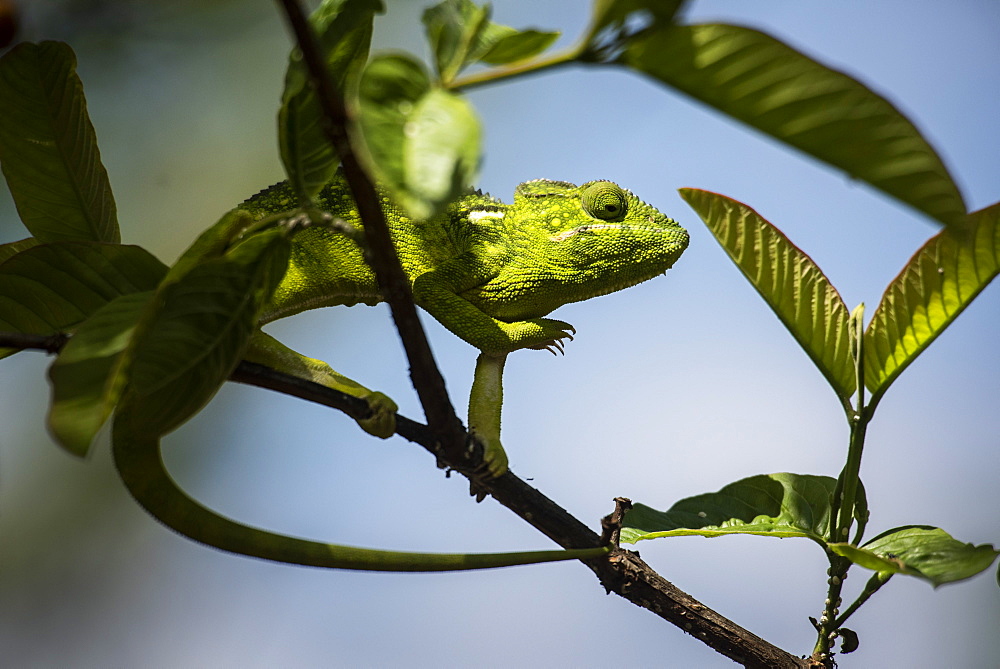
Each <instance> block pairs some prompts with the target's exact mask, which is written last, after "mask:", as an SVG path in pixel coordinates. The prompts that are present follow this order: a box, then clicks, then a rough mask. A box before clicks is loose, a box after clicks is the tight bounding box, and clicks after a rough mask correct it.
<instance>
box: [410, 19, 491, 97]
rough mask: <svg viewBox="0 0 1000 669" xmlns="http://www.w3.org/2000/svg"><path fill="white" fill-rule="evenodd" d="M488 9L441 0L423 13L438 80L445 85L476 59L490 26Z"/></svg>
mask: <svg viewBox="0 0 1000 669" xmlns="http://www.w3.org/2000/svg"><path fill="white" fill-rule="evenodd" d="M490 12H491V9H490V6H489V5H483V6H481V7H480V6H478V5H476V4H475V3H473V2H471V0H444V2H441V3H438V4H437V5H434V6H433V7H429V8H427V9H425V10H424V15H423V23H424V29H425V31H426V33H427V41H428V42H429V43H430V46H431V51H432V52H433V54H434V64H435V65H436V67H437V72H438V77H439V78H440V79H441V81H443V82H445V83H447V82H449V81H451V80H452V79H454V78H455V75H456V74H458V73H459V72H460V71H461V70H462V68H464V67H465V66H466V65H468V64H469V63H471V62H473V61H474V60H475V55H474V54H475V53H476V52H478V51H480V50H481V40H482V38H483V35H484V33H486V32H487V29H488V28H489V26H490Z"/></svg>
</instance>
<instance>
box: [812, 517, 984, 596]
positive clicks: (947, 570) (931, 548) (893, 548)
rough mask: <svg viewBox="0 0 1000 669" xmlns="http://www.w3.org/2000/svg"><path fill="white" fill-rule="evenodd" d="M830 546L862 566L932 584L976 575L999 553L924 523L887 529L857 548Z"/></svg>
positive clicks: (840, 545) (941, 583)
mask: <svg viewBox="0 0 1000 669" xmlns="http://www.w3.org/2000/svg"><path fill="white" fill-rule="evenodd" d="M830 548H831V549H832V550H833V551H834V552H835V553H838V554H839V555H843V556H844V557H846V558H848V559H850V560H851V561H852V562H855V563H857V564H859V565H861V566H862V567H867V568H868V569H872V570H874V571H878V572H880V573H899V574H908V575H910V576H916V577H918V578H922V579H924V580H926V581H930V582H931V583H932V584H933V585H934V587H937V586H939V585H943V584H945V583H953V582H955V581H961V580H963V579H967V578H970V577H972V576H975V575H976V574H978V573H980V572H982V571H984V570H986V569H988V568H989V567H990V565H992V564H993V561H994V560H995V559H996V558H997V556H998V555H1000V551H997V550H995V549H994V548H993V546H992V545H990V544H981V545H979V546H974V545H972V544H967V543H963V542H961V541H958V540H956V539H953V538H952V537H951V535H950V534H948V533H947V532H945V531H944V530H942V529H940V528H937V527H929V526H926V525H908V526H905V527H897V528H895V529H892V530H888V531H886V532H883V533H882V534H880V535H879V536H877V537H875V538H874V539H872V540H871V541H869V542H868V543H866V544H865V545H864V546H861V547H860V548H858V547H855V546H850V545H847V544H831V545H830Z"/></svg>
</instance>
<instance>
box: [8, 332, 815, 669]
mask: <svg viewBox="0 0 1000 669" xmlns="http://www.w3.org/2000/svg"><path fill="white" fill-rule="evenodd" d="M66 339H67V338H66V337H65V335H30V334H20V333H5V332H0V348H31V349H39V350H44V351H48V352H50V353H54V352H56V351H58V349H59V348H60V347H61V346H62V344H63V343H65V341H66ZM230 380H232V381H236V382H238V383H245V384H247V385H253V386H257V387H260V388H267V389H269V390H274V391H277V392H280V393H283V394H286V395H290V396H292V397H298V398H300V399H304V400H308V401H310V402H315V403H317V404H321V405H324V406H328V407H331V408H335V409H338V410H340V411H343V412H344V413H346V414H347V415H349V416H351V417H352V418H355V419H357V418H364V417H366V415H367V413H368V411H369V409H368V405H367V403H366V402H364V401H363V400H359V399H357V398H356V397H351V396H350V395H346V394H344V393H341V392H339V391H337V390H333V389H331V388H327V387H326V386H322V385H319V384H317V383H313V382H311V381H305V380H303V379H300V378H297V377H295V376H291V375H288V374H283V373H281V372H278V371H275V370H273V369H270V368H268V367H265V366H263V365H259V364H257V363H251V362H246V361H244V362H241V363H240V364H239V365H238V366H237V368H236V369H235V370H234V371H233V373H232V375H231V376H230ZM396 433H397V434H399V435H400V436H402V437H404V438H405V439H407V440H409V441H412V442H414V443H416V444H419V445H421V446H423V447H424V448H425V449H427V450H428V451H429V452H430V453H432V454H433V455H434V456H435V457H437V458H439V459H441V458H442V455H441V453H440V452H439V450H438V449H437V448H436V441H435V436H434V433H433V431H432V430H430V429H429V428H428V426H426V425H423V424H421V423H418V422H417V421H414V420H411V419H409V418H407V417H405V416H401V415H399V414H397V415H396ZM464 460H465V458H464V457H463V458H462V459H461V460H460V461H458V462H452V461H449V460H448V459H447V457H446V456H445V459H444V464H446V465H447V466H449V467H450V468H452V469H454V470H455V471H458V472H459V473H461V474H462V475H464V476H466V477H468V478H469V480H470V481H476V483H477V485H478V486H482V487H483V488H484V489H485V490H486V491H487V492H488V493H489V494H490V495H492V496H493V497H494V498H495V499H496V500H497V501H498V502H500V503H501V504H502V505H504V506H505V507H507V508H508V509H510V510H511V511H513V512H514V513H516V514H517V515H518V516H520V517H521V518H522V519H523V520H524V521H525V522H527V523H529V524H530V525H532V526H533V527H534V528H536V529H537V530H538V531H540V532H541V533H542V534H544V535H545V536H547V537H549V538H550V539H552V540H553V541H554V542H556V543H557V544H559V545H560V546H562V547H563V548H589V547H592V546H603V545H606V544H607V537H610V536H612V535H617V530H619V529H620V528H621V517H622V515H623V513H624V511H625V509H626V508H627V506H626V505H627V504H628V500H625V499H623V498H616V500H615V504H616V506H615V512H614V513H612V514H611V516H609V517H608V519H606V523H605V533H606V534H607V537H602V536H599V535H598V534H597V533H595V532H594V531H593V530H591V529H590V528H589V527H587V526H586V525H584V524H583V523H582V522H580V521H579V520H578V519H577V518H576V517H575V516H573V515H572V514H570V513H569V512H568V511H566V510H565V509H563V508H562V507H561V506H559V505H558V504H556V503H555V502H554V501H552V500H551V499H549V498H548V497H546V496H545V495H543V494H542V493H541V492H539V491H538V490H537V489H535V488H533V487H531V486H530V485H528V484H527V483H525V482H524V481H523V480H521V479H520V478H518V477H517V476H516V475H515V474H514V473H513V472H510V471H508V472H507V473H506V474H504V475H503V476H501V477H499V478H497V479H493V480H491V481H486V482H483V481H480V480H478V479H477V478H476V477H475V474H474V472H473V471H472V469H471V468H470V467H469V465H467V464H465V462H464ZM584 563H585V564H586V565H587V566H588V567H589V568H590V569H591V570H592V571H593V572H594V573H595V574H596V575H597V577H598V579H600V581H601V584H602V585H603V586H604V588H605V590H607V591H608V592H614V593H616V594H618V595H620V596H621V597H623V598H625V599H627V600H628V601H630V602H632V603H633V604H636V605H637V606H641V607H643V608H645V609H648V610H649V611H652V612H653V613H655V614H656V615H658V616H660V617H661V618H663V619H664V620H667V621H668V622H671V623H673V624H674V625H676V626H677V627H680V628H681V629H682V630H684V631H685V632H687V633H688V634H690V635H692V636H694V637H696V638H697V639H699V640H701V641H702V642H704V643H705V644H707V645H708V646H710V647H711V648H712V649H714V650H716V651H717V652H719V653H720V654H722V655H725V656H726V657H728V658H730V659H732V660H734V661H735V662H738V663H740V664H742V665H744V666H747V667H811V666H817V667H820V666H822V665H812V664H810V662H809V661H808V660H804V659H800V658H797V657H795V656H793V655H791V654H789V653H787V652H785V651H784V650H782V649H780V648H778V647H777V646H774V645H772V644H770V643H768V642H767V641H765V640H763V639H761V638H760V637H758V636H756V635H755V634H752V633H751V632H749V631H747V630H745V629H743V628H742V627H740V626H739V625H737V624H736V623H734V622H732V621H731V620H729V619H727V618H725V617H723V616H722V615H720V614H718V613H716V612H715V611H713V610H712V609H710V608H708V607H707V606H705V605H703V604H701V603H700V602H698V601H697V600H696V599H694V598H693V597H691V596H690V595H688V594H686V593H685V592H683V591H681V590H679V589H678V588H676V587H675V586H674V585H673V584H672V583H670V582H669V581H667V580H666V579H665V578H663V577H662V576H660V575H659V574H657V573H656V572H655V571H654V570H653V569H652V568H650V567H649V566H648V565H647V564H646V563H645V562H643V561H642V560H641V559H640V558H639V554H638V553H635V552H632V551H627V550H623V549H620V548H619V549H616V550H614V551H613V552H612V553H611V555H610V556H609V557H608V558H604V559H595V560H586V561H584Z"/></svg>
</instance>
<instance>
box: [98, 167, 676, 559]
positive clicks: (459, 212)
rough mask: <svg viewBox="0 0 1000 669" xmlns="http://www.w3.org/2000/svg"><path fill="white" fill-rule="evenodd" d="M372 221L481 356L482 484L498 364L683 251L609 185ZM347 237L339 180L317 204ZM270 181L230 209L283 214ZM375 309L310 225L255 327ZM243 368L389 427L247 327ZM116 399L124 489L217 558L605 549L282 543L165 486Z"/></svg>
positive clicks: (156, 457)
mask: <svg viewBox="0 0 1000 669" xmlns="http://www.w3.org/2000/svg"><path fill="white" fill-rule="evenodd" d="M383 202H384V211H385V214H386V218H387V220H388V222H389V225H390V229H391V232H392V235H393V241H394V242H395V244H396V247H397V250H398V252H399V256H400V260H401V261H402V264H403V268H404V269H405V271H406V274H407V276H408V277H409V279H410V281H411V282H412V287H413V293H414V297H415V299H416V301H417V303H418V304H420V305H421V306H422V307H424V308H425V309H426V310H427V311H429V312H430V313H431V314H432V315H433V316H434V317H435V318H437V319H438V320H439V321H441V323H442V324H443V325H444V326H445V327H447V328H448V329H449V330H451V331H452V332H454V333H455V334H456V335H458V336H459V337H461V338H462V339H464V340H465V341H467V342H469V343H470V344H472V345H473V346H475V347H477V348H479V349H480V351H481V353H480V356H479V359H478V361H477V363H476V376H475V381H474V383H473V388H472V396H471V398H470V400H469V427H470V430H471V431H472V433H473V434H475V435H476V437H477V438H478V439H479V440H481V441H482V442H483V444H484V445H485V453H484V462H485V466H486V470H487V472H488V474H489V475H491V476H497V475H499V474H502V473H503V472H504V471H506V469H507V456H506V454H505V453H504V451H503V448H502V447H501V445H500V409H501V402H502V394H503V393H502V376H503V366H504V362H505V361H506V357H507V354H508V353H509V352H510V351H514V350H517V349H519V348H548V349H550V350H559V349H561V340H562V339H565V338H567V337H569V336H570V334H569V333H570V332H571V331H572V327H571V326H570V325H569V324H567V323H563V322H561V321H556V320H549V319H546V318H544V316H546V315H547V314H548V313H549V312H551V311H552V310H553V309H555V308H556V307H558V306H560V305H562V304H566V303H568V302H576V301H579V300H585V299H587V298H590V297H595V296H597V295H603V294H605V293H610V292H612V291H615V290H620V289H622V288H625V287H628V286H631V285H634V284H636V283H639V282H640V281H644V280H646V279H649V278H652V277H653V276H656V275H657V274H660V273H662V272H664V271H666V270H667V269H668V268H669V267H670V266H671V265H672V264H673V263H674V261H675V260H676V259H677V258H678V257H679V256H680V254H681V253H682V252H683V250H684V248H685V247H686V246H687V242H688V237H687V233H686V232H685V231H684V230H683V228H681V227H680V226H679V225H678V224H677V223H675V222H674V221H672V220H670V219H668V218H667V217H665V216H663V215H662V214H660V213H659V212H658V211H656V210H655V209H653V208H652V207H650V206H648V205H646V204H644V203H642V202H641V201H639V200H638V199H637V198H635V196H633V195H632V194H631V193H629V192H628V191H624V190H622V189H620V188H618V187H617V186H615V185H614V184H610V183H608V182H591V183H590V184H584V185H583V186H579V187H577V186H574V185H572V184H568V183H564V182H559V181H531V182H528V183H525V184H522V185H521V186H519V187H518V189H517V192H516V194H515V200H514V204H513V205H504V204H502V203H500V202H497V201H495V200H493V199H492V198H490V197H489V196H484V195H480V194H470V195H468V196H466V197H464V198H462V199H461V200H459V201H458V202H457V203H455V204H454V205H452V206H451V207H449V208H448V209H447V211H446V212H445V213H444V214H442V215H441V216H440V217H438V218H436V219H434V220H431V221H427V222H425V223H415V222H413V221H411V220H409V219H408V218H406V217H405V216H404V215H403V214H402V213H401V212H400V211H399V210H397V209H396V208H395V207H393V206H392V205H391V204H390V203H389V201H388V199H384V200H383ZM318 204H319V205H320V206H321V207H322V208H323V209H325V210H327V211H328V212H330V213H331V214H333V215H334V216H336V217H339V218H342V219H344V220H345V221H346V222H348V223H350V224H351V225H353V226H355V227H359V228H360V221H359V220H358V217H357V212H356V210H355V208H354V206H353V203H352V202H351V200H350V199H349V198H348V197H347V195H346V188H345V185H344V183H343V182H342V181H341V180H340V179H339V178H338V179H336V180H335V181H334V182H333V183H332V184H330V185H329V186H328V187H327V188H326V189H324V191H323V192H322V194H321V195H320V198H319V203H318ZM294 207H295V202H294V200H293V199H292V194H291V191H290V189H289V188H288V187H287V186H286V185H283V184H279V185H278V186H274V187H272V188H269V189H267V190H266V191H263V192H262V193H260V194H258V195H256V196H254V197H253V198H251V199H250V200H248V201H247V202H245V203H244V204H243V205H241V208H242V209H244V210H246V211H249V212H250V213H251V214H253V215H254V216H255V217H256V218H258V219H260V218H264V217H265V216H268V215H269V214H281V213H283V212H287V211H289V210H292V209H294ZM380 299H381V297H380V295H379V292H378V290H377V288H376V285H375V278H374V276H373V275H372V272H371V270H370V269H369V268H368V266H367V265H366V264H365V263H364V261H363V259H362V256H361V253H360V251H359V250H358V248H357V246H356V245H355V243H354V242H353V241H352V240H351V238H350V237H348V236H347V235H345V234H344V233H341V232H334V231H332V230H329V229H325V228H320V227H313V228H309V229H307V230H305V231H303V232H301V233H299V234H298V235H297V236H296V237H295V238H294V241H293V251H292V259H291V265H290V267H289V270H288V272H287V274H286V276H285V278H284V280H283V281H282V283H281V285H280V286H279V288H278V291H277V293H276V295H275V296H274V298H273V300H272V304H271V305H270V307H269V308H267V309H266V310H265V313H264V316H263V318H262V323H267V322H270V321H272V320H275V319H277V318H281V317H283V316H288V315H291V314H294V313H298V312H300V311H304V310H306V309H312V308H316V307H321V306H332V305H337V304H345V305H353V304H358V303H365V304H375V303H377V302H379V301H380ZM246 357H247V358H248V359H251V360H254V361H256V362H261V363H263V364H267V365H269V366H271V367H274V368H277V369H279V370H282V371H285V372H288V373H291V374H293V375H295V376H299V377H302V378H306V379H308V380H312V381H316V382H318V383H321V384H324V385H327V386H329V387H333V388H337V389H338V390H342V391H343V392H346V393H349V394H351V395H353V396H356V397H361V398H363V399H366V400H367V401H368V403H369V405H370V406H371V407H372V410H373V411H372V413H373V416H372V417H371V418H370V419H367V420H364V421H360V424H361V426H362V427H363V428H364V429H366V430H367V431H369V432H371V433H372V434H375V435H378V436H381V437H388V436H389V435H391V434H393V432H394V431H395V411H396V405H395V404H394V403H393V402H392V400H390V399H389V398H388V397H386V396H385V395H382V394H381V393H373V392H372V391H370V390H368V389H367V388H365V387H364V386H362V385H360V384H358V383H356V382H354V381H351V380H350V379H348V378H346V377H344V376H342V375H340V374H338V373H337V372H335V371H333V370H332V369H331V368H330V367H329V365H327V364H326V363H325V362H322V361H320V360H315V359H312V358H307V357H305V356H303V355H301V354H299V353H296V352H295V351H292V350H291V349H289V348H287V347H286V346H284V345H283V344H281V343H280V342H278V341H277V340H276V339H274V338H272V337H269V336H268V335H266V334H264V333H263V332H260V331H258V332H257V333H256V334H255V336H254V338H253V340H252V341H251V346H250V351H249V353H248V354H247V356H246ZM139 401H141V398H138V396H135V395H134V394H132V393H126V395H125V396H124V397H123V399H122V401H121V403H120V404H119V407H118V410H117V412H116V417H115V422H114V430H113V437H112V440H113V442H114V454H115V463H116V465H117V466H118V469H119V471H120V472H121V475H122V479H123V480H124V481H125V483H126V485H127V486H128V488H129V490H130V491H131V492H132V494H133V495H134V496H135V498H136V499H137V500H138V501H139V503H140V504H142V505H143V506H144V507H145V508H146V509H147V510H148V511H149V512H150V513H151V514H152V515H153V516H155V517H156V518H158V519H159V520H161V521H162V522H163V523H164V524H166V525H167V526H169V527H171V528H173V529H174V530H176V531H178V532H180V533H181V534H183V535H185V536H187V537H189V538H191V539H194V540H197V541H202V542H204V543H207V544H209V545H211V546H214V547H216V548H221V549H223V550H228V551H231V552H234V553H241V554H244V555H249V556H253V557H258V558H264V559H268V560H275V561H278V562H285V563H293V564H301V565H311V566H319V567H332V568H340V569H365V570H379V571H439V570H464V569H485V568H493V567H503V566H510V565H516V564H530V563H535V562H546V561H552V560H568V559H588V558H596V557H600V556H603V555H605V554H607V552H608V550H609V548H608V547H603V548H588V549H575V550H566V551H536V552H528V553H497V554H479V555H465V554H425V553H401V552H396V551H378V550H371V549H365V548H356V547H352V546H341V545H335V544H326V543H321V542H315V541H309V540H305V539H298V538H295V537H288V536H282V535H278V534H274V533H271V532H265V531H263V530H260V529H257V528H253V527H249V526H246V525H242V524H240V523H236V522H234V521H233V520H231V519H228V518H225V517H223V516H220V515H219V514H216V513H214V512H213V511H211V510H209V509H206V508H205V507H203V506H201V505H200V504H198V503H197V502H196V501H194V500H193V499H191V498H190V497H188V496H187V495H186V494H185V493H184V491H183V490H181V489H180V487H178V486H177V484H176V483H175V482H174V481H173V479H172V478H171V477H170V475H169V473H168V472H167V470H166V468H165V467H164V464H163V460H162V457H161V456H160V444H159V438H158V436H156V435H155V434H150V431H149V430H148V426H147V425H146V424H145V422H144V421H143V420H142V419H141V418H138V417H141V416H143V415H145V413H144V411H143V410H141V409H140V410H134V409H133V407H132V405H133V403H135V402H139Z"/></svg>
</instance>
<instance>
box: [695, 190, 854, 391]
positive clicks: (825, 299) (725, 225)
mask: <svg viewBox="0 0 1000 669" xmlns="http://www.w3.org/2000/svg"><path fill="white" fill-rule="evenodd" d="M680 193H681V197H683V198H684V199H685V200H686V201H687V203H688V204H690V205H691V207H692V208H693V209H694V210H695V211H696V212H697V213H698V215H699V216H700V217H701V219H702V220H703V221H704V222H705V225H707V226H708V229H709V230H711V231H712V234H713V235H715V238H716V239H717V240H718V241H719V243H720V244H721V245H722V248H724V249H725V250H726V253H728V254H729V257H730V258H732V259H733V262H735V263H736V265H737V266H738V267H739V268H740V270H741V271H742V272H743V274H744V276H746V277H747V279H748V280H749V281H750V283H752V284H753V286H754V288H756V289H757V292H758V293H760V295H761V297H763V298H764V301H765V302H767V304H768V305H769V306H770V307H771V309H773V310H774V313H775V314H776V315H777V316H778V318H779V319H780V320H781V322H782V323H783V324H784V325H785V327H786V328H788V331H789V332H791V334H792V336H793V337H795V340H796V341H797V342H798V343H799V345H800V346H802V348H803V349H804V350H805V352H806V353H807V354H808V355H809V357H810V358H811V359H812V361H813V363H815V365H816V366H817V367H818V368H819V370H820V371H821V372H822V373H823V376H825V377H826V380H827V381H829V382H830V385H831V386H833V389H834V391H836V393H837V395H839V396H840V397H841V398H843V399H848V398H850V397H851V395H853V394H854V390H855V385H856V384H855V370H854V363H853V361H852V359H851V350H850V337H849V332H848V330H849V326H848V320H849V318H848V317H849V314H848V310H847V306H846V305H845V304H844V301H843V300H842V299H841V297H840V294H839V293H838V292H837V290H836V288H834V287H833V285H832V284H831V283H830V281H829V280H828V279H827V278H826V276H825V275H824V274H823V272H822V270H820V268H819V267H818V266H817V265H816V263H815V262H813V260H812V258H810V257H809V256H808V255H806V254H805V253H803V252H802V251H801V250H800V249H799V248H798V247H796V246H795V245H794V244H792V243H791V242H790V241H789V240H788V238H787V237H785V235H784V234H782V232H781V231H780V230H778V229H777V228H776V227H774V226H773V225H771V224H770V223H769V222H767V221H766V220H764V219H763V218H761V216H760V215H759V214H758V213H757V212H755V211H754V210H753V209H751V208H750V207H748V206H746V205H745V204H742V203H740V202H737V201H736V200H732V199H730V198H727V197H725V196H722V195H718V194H716V193H710V192H708V191H703V190H696V189H693V188H683V189H681V191H680Z"/></svg>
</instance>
